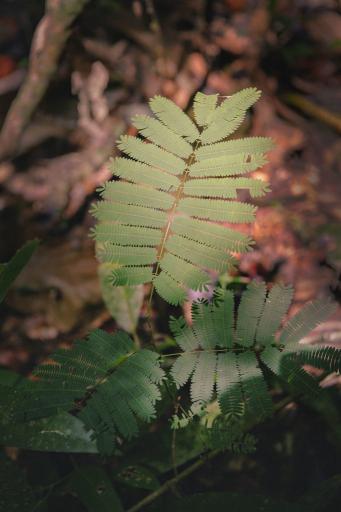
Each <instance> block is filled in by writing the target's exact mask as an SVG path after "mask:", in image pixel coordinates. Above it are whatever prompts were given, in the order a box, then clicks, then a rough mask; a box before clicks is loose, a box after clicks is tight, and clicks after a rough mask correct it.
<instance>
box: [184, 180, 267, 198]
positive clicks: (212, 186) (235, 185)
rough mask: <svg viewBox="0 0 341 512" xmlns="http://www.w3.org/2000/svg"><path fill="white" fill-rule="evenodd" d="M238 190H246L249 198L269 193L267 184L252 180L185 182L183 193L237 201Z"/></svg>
mask: <svg viewBox="0 0 341 512" xmlns="http://www.w3.org/2000/svg"><path fill="white" fill-rule="evenodd" d="M239 189H246V190H248V191H249V194H250V196H251V197H260V196H263V195H264V194H265V193H266V192H268V191H269V187H268V184H267V183H265V182H264V181H262V180H256V179H253V178H202V179H192V180H189V181H187V182H186V183H185V186H184V193H185V194H187V195H190V196H206V197H222V198H224V199H237V190H239Z"/></svg>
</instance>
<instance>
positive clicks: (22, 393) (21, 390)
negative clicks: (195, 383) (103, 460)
mask: <svg viewBox="0 0 341 512" xmlns="http://www.w3.org/2000/svg"><path fill="white" fill-rule="evenodd" d="M33 376H34V381H33V382H29V383H24V384H23V385H22V386H18V387H17V388H16V397H17V399H18V400H19V401H20V403H21V406H20V408H19V410H20V412H19V413H18V414H17V416H18V417H17V419H19V420H24V421H27V420H31V419H37V418H40V417H45V416H50V415H52V414H54V413H56V412H60V411H74V412H75V413H76V414H77V415H78V417H79V418H80V419H81V420H82V421H83V422H84V423H85V426H86V427H87V428H88V429H90V430H92V431H93V433H94V437H95V438H96V440H97V445H98V448H99V450H100V452H102V453H111V452H112V451H113V450H114V447H115V439H116V438H117V436H122V437H126V438H128V439H129V438H131V437H133V436H135V435H136V434H137V433H138V423H137V420H138V419H139V420H142V421H146V422H148V421H150V420H151V419H153V418H154V417H155V403H156V402H157V400H159V399H160V391H159V386H158V385H159V384H160V382H161V381H162V379H163V376H164V372H163V370H162V369H161V368H160V365H159V357H158V355H157V354H156V353H155V352H151V351H149V350H139V351H138V352H135V351H134V348H133V342H132V340H131V339H130V338H129V337H128V335H126V334H124V333H122V332H121V333H117V334H115V335H114V336H113V335H111V334H108V333H106V332H104V331H100V330H97V331H94V332H92V333H91V334H90V336H89V337H88V338H87V339H86V340H85V341H78V342H76V343H75V345H74V346H73V348H72V349H70V350H65V349H60V350H58V351H57V352H55V353H54V354H53V355H52V356H51V358H50V361H48V362H47V363H45V364H42V365H40V366H38V367H37V368H36V370H35V371H34V374H33Z"/></svg>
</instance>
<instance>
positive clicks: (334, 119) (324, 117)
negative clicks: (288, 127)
mask: <svg viewBox="0 0 341 512" xmlns="http://www.w3.org/2000/svg"><path fill="white" fill-rule="evenodd" d="M284 100H285V101H286V102H287V103H289V105H293V106H294V107H297V108H299V109H300V110H302V111H303V112H304V113H305V114H308V115H309V116H311V117H314V118H315V119H317V120H318V121H321V122H322V123H325V124H327V125H328V126H330V127H331V128H334V130H336V131H337V132H341V116H339V115H336V114H333V113H332V112H329V110H327V109H325V108H323V107H320V106H319V105H316V104H315V103H313V102H312V101H310V100H308V99H307V98H305V97H304V96H302V95H301V94H296V93H288V94H286V95H285V96H284Z"/></svg>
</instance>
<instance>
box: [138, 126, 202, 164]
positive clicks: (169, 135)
mask: <svg viewBox="0 0 341 512" xmlns="http://www.w3.org/2000/svg"><path fill="white" fill-rule="evenodd" d="M132 124H133V125H134V126H135V128H137V129H138V130H139V131H140V134H141V135H143V137H146V138H147V139H149V140H151V141H152V142H154V144H156V145H157V146H160V147H161V148H163V149H166V150H167V151H170V152H171V153H174V154H175V155H177V156H179V157H181V158H188V157H189V155H190V154H191V153H192V151H193V150H192V146H191V144H189V142H187V141H186V140H184V139H183V138H182V137H181V136H180V135H178V134H177V133H175V132H173V131H172V130H170V129H169V128H167V126H165V125H164V124H162V123H160V121H157V120H156V119H153V118H152V117H149V116H135V117H133V119H132Z"/></svg>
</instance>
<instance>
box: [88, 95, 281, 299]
mask: <svg viewBox="0 0 341 512" xmlns="http://www.w3.org/2000/svg"><path fill="white" fill-rule="evenodd" d="M259 95H260V93H259V91H258V90H257V89H254V88H248V89H245V90H243V91H240V92H238V93H236V94H234V95H232V96H231V97H230V98H228V99H226V100H224V101H223V102H222V103H221V104H220V105H219V106H217V101H218V95H205V94H202V93H197V94H196V96H195V100H194V106H193V110H194V118H195V122H194V121H192V119H191V118H190V117H188V116H187V115H186V114H185V113H184V112H183V111H182V110H181V109H180V108H179V107H178V106H177V105H176V104H175V103H173V102H172V101H171V100H169V99H167V98H163V97H160V96H156V97H154V98H152V99H151V100H150V108H151V110H152V111H153V113H154V114H155V117H149V116H135V118H134V119H133V124H134V126H135V127H136V128H137V129H138V130H139V133H140V135H141V136H142V137H145V138H146V139H148V141H149V142H147V140H145V141H143V140H142V139H141V138H138V137H132V136H123V137H121V139H120V140H119V141H118V147H119V149H120V150H121V151H122V152H123V153H124V154H125V155H126V156H120V157H117V158H115V159H114V160H113V161H112V170H113V174H114V175H115V176H117V177H119V178H120V179H119V180H118V181H110V182H108V183H106V184H105V185H104V187H103V188H102V190H101V195H102V200H101V201H99V202H98V203H97V204H96V205H95V206H94V208H93V214H94V215H95V217H96V218H97V220H98V222H97V225H96V227H95V229H94V231H93V235H94V237H95V238H96V242H97V248H98V249H97V255H98V258H99V260H100V261H101V262H102V263H110V264H112V265H113V266H114V268H113V270H112V282H113V284H114V285H115V286H123V285H128V286H129V285H130V286H132V285H137V284H141V283H149V282H151V283H152V287H153V289H154V287H155V289H156V291H157V292H158V293H159V295H160V296H161V297H163V298H164V299H165V300H166V301H168V302H169V303H171V304H180V303H182V302H183V301H184V300H185V299H186V296H187V290H188V289H194V290H199V289H201V288H203V287H205V285H206V284H207V283H208V282H209V281H210V277H209V274H208V272H207V271H208V270H214V271H216V272H219V273H221V272H223V271H225V270H226V269H228V268H229V267H231V266H233V264H234V262H235V258H234V253H238V252H244V251H247V250H249V248H250V245H251V243H252V241H251V239H250V238H249V237H248V236H246V235H245V234H244V233H242V232H241V231H238V230H237V229H233V228H232V227H231V226H230V225H232V224H239V223H250V222H252V221H253V220H254V216H255V212H256V208H255V206H253V205H251V204H248V203H244V202H242V201H240V200H238V194H237V191H238V189H246V190H248V191H249V194H250V196H251V197H258V196H262V195H263V194H265V193H266V192H267V190H268V187H267V184H266V183H264V182H263V181H260V180H257V179H253V178H250V177H244V176H243V175H244V174H246V173H249V172H251V171H254V170H255V169H257V168H258V167H261V166H262V165H264V163H265V162H266V159H265V153H266V152H267V151H268V150H270V149H271V148H272V147H273V143H272V141H271V139H268V138H265V137H247V138H244V139H235V140H229V141H224V142H220V141H221V140H222V139H225V138H226V137H228V136H229V135H231V134H232V133H233V132H234V131H235V130H236V129H237V128H238V126H239V125H240V124H241V123H242V121H243V119H244V117H245V114H246V111H247V109H248V108H249V107H250V106H251V105H253V103H255V101H257V99H258V98H259ZM226 224H228V225H229V226H227V225H226Z"/></svg>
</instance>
